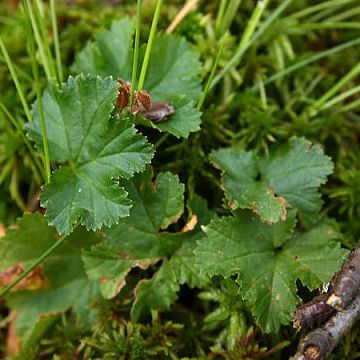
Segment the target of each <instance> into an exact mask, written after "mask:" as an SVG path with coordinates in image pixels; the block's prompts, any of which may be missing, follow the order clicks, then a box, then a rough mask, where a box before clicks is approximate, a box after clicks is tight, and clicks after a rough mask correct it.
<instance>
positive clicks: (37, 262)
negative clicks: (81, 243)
mask: <svg viewBox="0 0 360 360" xmlns="http://www.w3.org/2000/svg"><path fill="white" fill-rule="evenodd" d="M66 238H67V235H63V236H61V237H60V239H59V240H57V241H56V242H55V243H54V244H53V245H52V246H51V247H50V248H49V249H47V250H46V251H45V252H44V253H43V254H42V255H41V256H40V257H39V258H38V259H36V260H35V261H34V262H33V263H32V264H31V265H30V266H29V267H28V268H27V269H26V270H25V271H24V272H23V273H22V274H21V275H19V276H18V277H17V278H16V279H15V280H14V281H12V282H11V283H10V284H9V285H8V286H6V287H5V289H3V290H2V291H1V292H0V298H1V297H3V296H5V295H7V294H8V293H9V291H10V290H11V289H12V288H13V287H14V286H16V285H17V284H18V283H19V282H20V281H21V280H22V279H24V278H25V277H26V276H27V275H29V274H30V273H31V272H32V271H33V270H34V269H35V268H36V267H37V266H38V265H40V264H41V263H42V262H44V260H46V259H47V258H48V257H49V256H50V255H51V254H52V253H53V252H54V251H55V250H56V249H57V248H58V247H59V246H60V245H61V244H63V242H64V240H65V239H66Z"/></svg>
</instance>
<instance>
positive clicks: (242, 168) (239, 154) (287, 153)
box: [210, 138, 333, 223]
mask: <svg viewBox="0 0 360 360" xmlns="http://www.w3.org/2000/svg"><path fill="white" fill-rule="evenodd" d="M210 160H211V162H213V163H214V165H215V166H216V167H217V168H219V169H221V170H222V172H223V174H222V177H223V186H224V190H225V194H226V198H227V201H228V206H229V207H230V208H231V209H233V210H235V209H237V208H242V209H252V210H253V211H254V212H255V213H257V214H258V215H259V216H260V218H261V219H262V220H263V221H265V222H269V223H272V222H277V221H279V220H280V219H285V218H286V212H287V210H286V207H294V208H296V209H298V211H299V213H300V215H301V216H303V217H304V218H305V219H307V220H308V221H311V222H315V221H316V218H317V215H318V212H319V211H320V209H321V205H322V201H321V196H320V194H319V193H318V188H319V186H320V185H321V184H323V183H324V182H325V180H326V177H327V175H329V174H331V172H332V170H333V164H332V162H331V160H330V158H329V157H327V156H325V155H324V154H323V152H322V150H321V148H320V146H319V145H312V144H311V143H310V142H309V141H307V140H306V139H304V138H292V139H291V140H290V142H289V144H287V145H285V146H282V147H279V148H277V149H275V150H273V151H272V152H270V157H269V159H266V158H258V157H257V156H256V155H255V154H254V153H253V152H251V151H250V152H245V151H242V150H236V149H220V150H217V151H213V152H212V153H211V155H210Z"/></svg>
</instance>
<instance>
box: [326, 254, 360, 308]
mask: <svg viewBox="0 0 360 360" xmlns="http://www.w3.org/2000/svg"><path fill="white" fill-rule="evenodd" d="M359 289H360V249H359V248H356V249H354V250H353V251H352V252H351V253H350V254H349V256H348V257H347V258H346V260H345V261H344V263H343V266H342V267H341V270H340V271H339V273H338V274H337V275H336V277H335V281H334V288H333V291H332V294H331V295H330V296H329V298H328V299H327V301H326V303H327V304H328V305H330V306H332V307H333V308H335V309H337V310H342V309H345V308H346V307H347V306H348V305H349V304H351V302H352V300H353V299H354V298H355V296H357V294H358V293H359Z"/></svg>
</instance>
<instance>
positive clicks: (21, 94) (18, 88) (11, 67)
mask: <svg viewBox="0 0 360 360" xmlns="http://www.w3.org/2000/svg"><path fill="white" fill-rule="evenodd" d="M0 49H1V52H2V54H3V56H4V59H5V63H6V65H7V67H8V69H9V71H10V74H11V78H12V80H13V82H14V84H15V87H16V91H17V93H18V95H19V98H20V101H21V105H22V107H23V109H24V112H25V116H26V118H27V120H28V121H31V120H32V118H31V114H30V108H29V105H28V103H27V101H26V99H25V95H24V92H23V90H22V87H21V85H20V81H19V78H18V76H17V73H16V71H15V67H14V64H13V62H12V61H11V59H10V56H9V53H8V52H7V49H6V47H5V44H4V42H3V40H2V38H1V36H0Z"/></svg>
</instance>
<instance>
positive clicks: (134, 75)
mask: <svg viewBox="0 0 360 360" xmlns="http://www.w3.org/2000/svg"><path fill="white" fill-rule="evenodd" d="M141 13H142V0H137V2H136V29H135V44H134V59H133V68H132V74H131V90H130V109H131V108H132V106H133V102H134V91H135V87H136V80H137V69H138V64H139V48H140V31H141Z"/></svg>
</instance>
